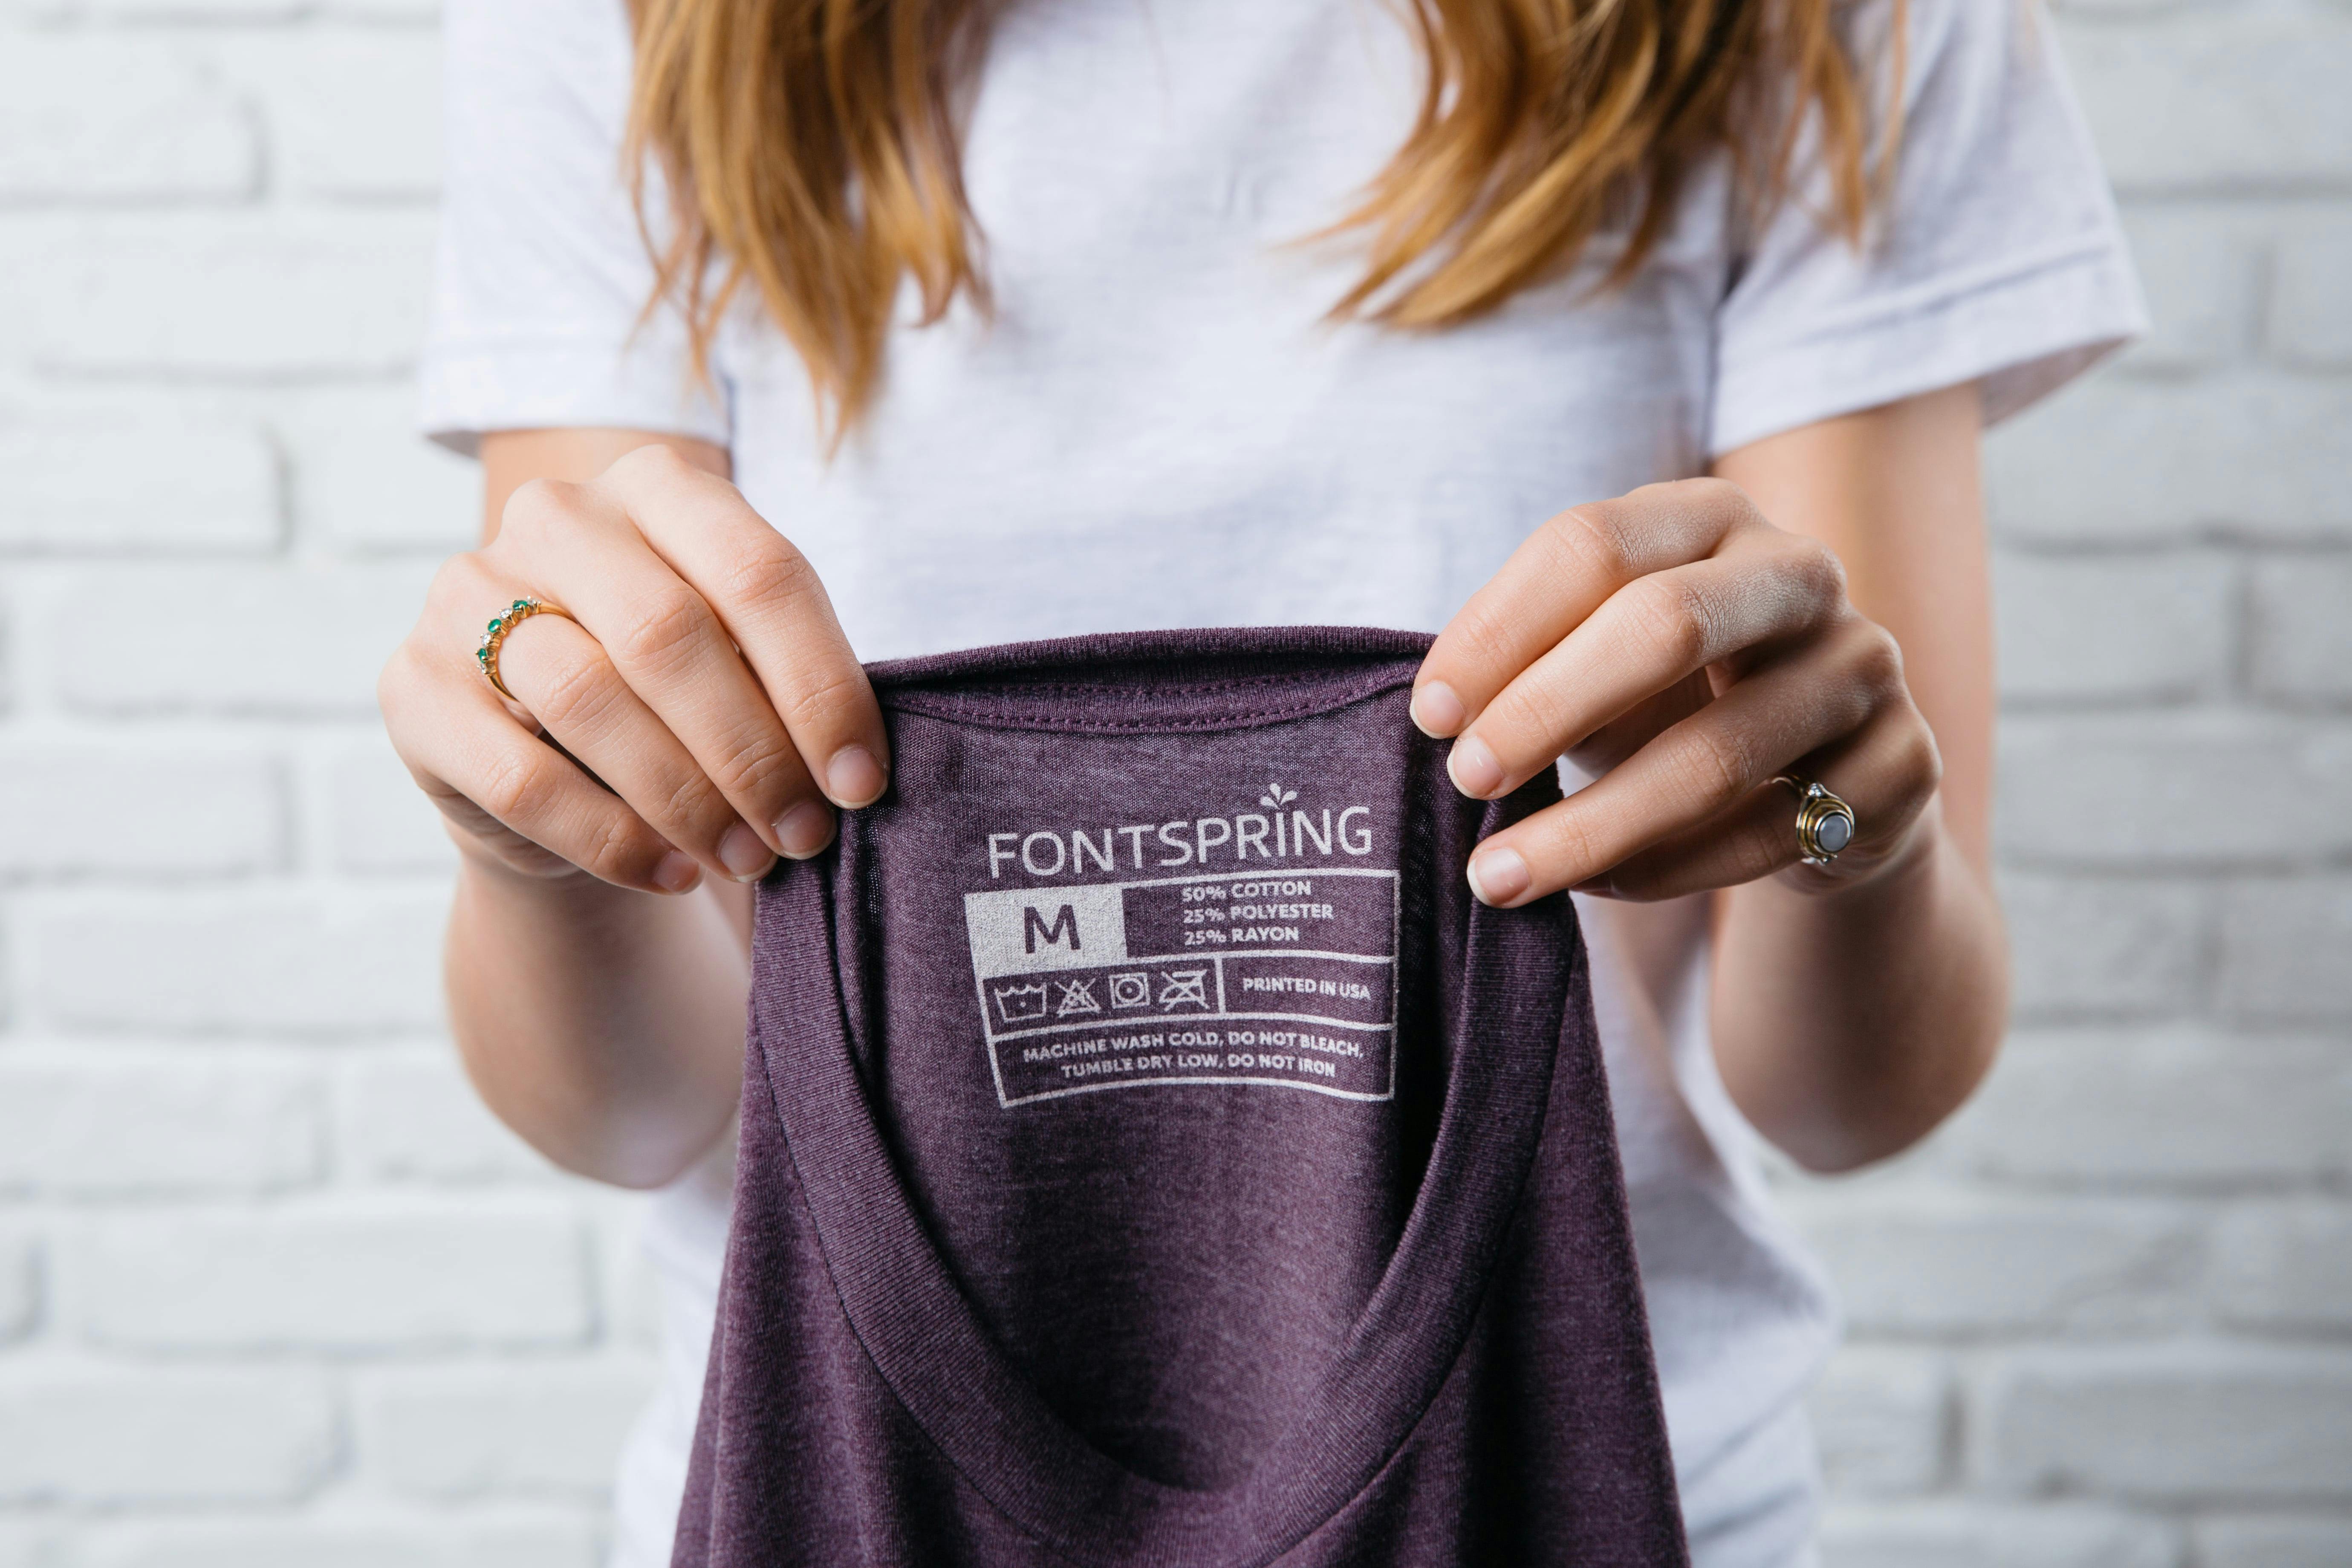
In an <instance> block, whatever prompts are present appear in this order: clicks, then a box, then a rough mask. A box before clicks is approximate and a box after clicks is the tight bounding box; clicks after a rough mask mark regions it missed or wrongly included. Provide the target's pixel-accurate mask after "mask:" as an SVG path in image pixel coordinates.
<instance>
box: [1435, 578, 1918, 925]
mask: <svg viewBox="0 0 2352 1568" xmlns="http://www.w3.org/2000/svg"><path fill="white" fill-rule="evenodd" d="M1893 648H1894V645H1893V639H1891V638H1889V637H1886V635H1885V633H1884V632H1882V631H1879V630H1878V628H1877V627H1875V626H1871V625H1870V624H1869V623H1868V622H1864V621H1857V622H1855V623H1853V629H1852V630H1851V631H1849V632H1848V633H1847V634H1846V635H1844V636H1843V637H1839V638H1837V639H1835V641H1834V642H1833V643H1832V645H1830V646H1828V647H1812V648H1809V649H1807V650H1806V652H1805V653H1804V654H1803V655H1801V656H1797V657H1790V658H1785V659H1783V660H1781V661H1780V662H1779V663H1777V664H1773V665H1769V666H1767V667H1765V668H1762V669H1759V670H1757V671H1756V672H1754V673H1753V674H1751V675H1749V676H1748V679H1744V680H1742V681H1740V682H1739V683H1738V685H1736V686H1734V687H1732V688H1731V689H1729V690H1728V691H1727V692H1725V693H1724V694H1723V695H1722V696H1721V697H1719V698H1717V699H1716V700H1714V701H1713V702H1711V703H1709V704H1707V705H1706V707H1705V708H1703V709H1701V710H1699V711H1698V712H1696V713H1695V714H1693V715H1691V716H1690V717H1689V718H1687V719H1685V720H1684V721H1681V722H1680V723H1678V724H1675V726H1674V727H1672V728H1671V729H1669V730H1667V731H1665V732H1664V734H1662V735H1660V736H1659V737H1658V738H1657V739H1656V740H1654V741H1653V742H1650V743H1649V744H1648V745H1646V746H1643V748H1642V749H1641V750H1640V751H1638V752H1635V753H1634V754H1633V756H1631V757H1629V758H1627V759H1626V760H1625V761H1624V762H1623V763H1620V764H1619V765H1618V766H1617V767H1615V768H1614V769H1612V770H1611V771H1610V772H1609V773H1606V774H1605V775H1603V776H1602V777H1601V778H1600V779H1598V780H1597V781H1595V782H1594V783H1593V784H1590V785H1588V786H1586V787H1585V788H1584V789H1581V790H1580V791H1578V792H1577V793H1576V794H1575V795H1571V796H1570V797H1569V798H1568V799H1567V800H1566V801H1563V802H1561V803H1560V805H1557V806H1553V807H1551V808H1549V809H1548V810H1545V811H1543V812H1540V813H1538V814H1537V815H1536V816H1533V817H1530V818H1528V820H1527V821H1525V822H1521V823H1518V824H1517V825H1515V826H1511V827H1509V828H1507V829H1506V830H1504V831H1503V832H1501V833H1498V834H1496V836H1495V837H1493V838H1490V839H1488V840H1487V841H1486V843H1485V844H1483V845H1481V846H1480V847H1479V848H1478V850H1477V852H1476V853H1475V855H1474V856H1473V857H1472V858H1471V885H1472V887H1473V888H1474V889H1476V890H1477V891H1478V893H1479V896H1480V897H1481V898H1484V899H1486V900H1487V901H1488V902H1490V903H1497V904H1504V905H1509V904H1516V903H1523V902H1525V901H1526V900H1528V899H1531V898H1538V897H1540V896H1542V895H1543V894H1545V893H1548V892H1552V891H1555V890H1557V889H1561V888H1568V887H1575V886H1577V885H1579V884H1581V883H1583V882H1586V881H1588V880H1590V879H1592V878H1595V877H1598V876H1600V875H1601V873H1603V872H1604V871H1606V870H1608V869H1609V868H1611V867H1612V866H1614V865H1616V864H1618V863H1619V862H1620V861H1622V860H1624V859H1626V858H1629V857H1631V856H1633V855H1634V854H1636V853H1638V852H1639V851H1641V850H1643V849H1644V848H1646V847H1649V846H1650V845H1652V844H1655V843H1657V842H1659V841H1660V840H1662V839H1664V838H1666V837H1670V836H1672V835H1674V834H1675V833H1678V832H1680V831H1682V830H1684V829H1685V828H1690V827H1694V826H1697V825H1698V824H1700V823H1703V822H1706V821H1707V820H1708V819H1710V818H1712V817H1714V816H1717V815H1718V814H1720V813H1722V812H1724V811H1727V810H1729V809H1730V808H1731V807H1732V806H1733V805H1735V804H1737V803H1738V801H1739V800H1740V798H1741V797H1742V796H1744V795H1748V793H1749V792H1750V791H1752V790H1754V789H1755V788H1756V787H1757V786H1758V785H1759V784H1763V783H1764V782H1765V781H1766V780H1768V779H1769V778H1770V777H1772V775H1773V774H1775V773H1780V772H1782V771H1783V770H1784V769H1786V768H1787V767H1788V766H1789V764H1790V763H1792V762H1794V761H1795V760H1796V759H1798V758H1800V757H1802V756H1805V755H1806V754H1807V753H1809V752H1815V751H1818V750H1821V749H1822V748H1823V747H1826V746H1828V745H1830V744H1832V742H1836V741H1838V740H1841V739H1843V737H1845V736H1847V735H1850V734H1852V733H1853V732H1854V731H1858V730H1859V729H1861V728H1862V726H1863V725H1864V723H1865V722H1866V721H1868V720H1869V719H1870V717H1871V716H1872V714H1873V713H1874V711H1875V710H1877V709H1879V708H1881V707H1885V706H1893V705H1895V704H1896V703H1904V704H1907V702H1908V699H1907V698H1906V697H1904V696H1903V695H1902V689H1901V682H1902V666H1901V660H1900V658H1899V657H1897V656H1896V655H1895V653H1894V651H1893Z"/></svg>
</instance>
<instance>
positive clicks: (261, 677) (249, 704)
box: [47, 562, 432, 715]
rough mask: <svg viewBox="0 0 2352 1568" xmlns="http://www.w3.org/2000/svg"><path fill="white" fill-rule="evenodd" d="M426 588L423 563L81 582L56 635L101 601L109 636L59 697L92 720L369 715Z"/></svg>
mask: <svg viewBox="0 0 2352 1568" xmlns="http://www.w3.org/2000/svg"><path fill="white" fill-rule="evenodd" d="M431 576H432V569H431V567H430V566H428V565H427V564H425V563H422V562H418V563H377V564H373V565H366V566H362V565H356V564H352V563H272V564H268V565H261V564H254V565H236V566H229V565H198V566H185V567H180V568H177V569H173V570H168V571H166V570H159V569H156V568H152V567H145V566H141V567H121V568H117V569H114V570H111V571H104V572H98V571H93V572H90V573H88V574H82V575H81V576H80V577H79V579H78V581H77V582H76V583H75V584H74V587H73V589H72V591H70V592H68V594H66V595H63V596H61V597H60V598H59V599H58V601H57V602H55V603H54V604H52V605H50V606H49V618H48V622H47V624H48V626H49V628H50V634H51V635H53V636H57V637H64V636H65V635H67V633H68V630H69V629H70V627H71V626H72V625H73V621H74V617H75V616H77V615H79V614H81V613H83V610H82V608H81V606H83V605H85V604H86V603H87V601H88V600H89V598H91V597H95V596H99V595H103V596H104V597H105V599H106V600H107V602H108V604H109V605H110V607H111V611H112V614H111V616H110V623H109V625H110V633H111V635H110V636H108V637H103V638H97V639H91V638H82V639H79V643H78V645H77V653H76V656H75V658H73V659H72V660H71V661H69V662H68V663H67V664H66V665H65V666H64V667H63V668H62V669H61V670H60V672H59V675H58V686H59V689H60V692H61V694H62V695H63V697H64V698H65V700H66V701H67V702H68V703H69V704H70V705H72V706H73V707H75V708H77V709H80V710H89V711H96V712H155V711H164V712H215V713H269V714H285V713H347V714H352V715H362V714H373V712H374V711H375V679H376V676H377V674H378V673H379V672H380V671H381V670H382V669H383V661H384V660H385V658H388V657H390V655H391V653H392V650H393V649H394V647H397V646H399V643H400V639H401V638H402V637H404V636H406V635H407V633H408V629H409V627H410V626H413V625H415V621H416V617H417V615H418V613H419V612H420V611H421V610H422V609H423V608H424V605H425V587H426V584H428V582H429V581H430V579H431Z"/></svg>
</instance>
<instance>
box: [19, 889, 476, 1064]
mask: <svg viewBox="0 0 2352 1568" xmlns="http://www.w3.org/2000/svg"><path fill="white" fill-rule="evenodd" d="M447 913H448V900H447V898H446V894H444V893H443V892H442V890H441V889H437V888H435V889H419V890H416V891H407V890H401V891H385V892H382V893H368V894H359V893H349V892H346V893H342V894H337V895H324V894H310V893H303V892H283V893H279V892H271V893H267V894H237V895H228V894H197V893H190V894H177V893H167V892H163V891H161V890H154V891H149V892H146V893H143V894H141V895H140V896H138V897H136V898H133V897H131V896H129V895H124V896H122V897H120V898H117V897H111V896H110V897H104V898H100V897H97V896H89V897H79V898H75V899H72V900H59V901H58V902H57V903H55V904H53V905H50V906H47V907H45V908H42V909H39V910H30V911H26V914H27V915H28V916H29V918H25V919H23V920H22V921H21V923H20V927H19V929H20V931H23V932H24V942H25V946H26V949H27V951H28V952H29V955H30V963H29V964H28V965H27V973H28V974H29V976H30V979H29V982H28V984H29V985H30V987H31V990H32V994H33V997H34V999H35V1005H36V1006H37V1008H39V1010H40V1011H41V1012H42V1013H44V1014H45V1015H47V1016H48V1017H49V1018H51V1019H53V1020H55V1021H57V1022H59V1023H63V1024H68V1025H80V1026H93V1027H98V1028H105V1029H176V1030H189V1029H194V1030H201V1031H208V1032H221V1031H243V1032H250V1033H258V1034H272V1035H276V1034H301V1035H308V1036H313V1037H352V1036H366V1035H377V1034H383V1033H385V1032H387V1031H394V1030H410V1031H415V1030H419V1029H433V1028H436V1027H438V1026H439V1024H440V1021H441V1005H440V995H439V987H438V985H437V984H436V979H435V977H436V974H437V973H438V971H439V965H440V947H441V930H442V927H443V925H444V923H445V922H446V917H447Z"/></svg>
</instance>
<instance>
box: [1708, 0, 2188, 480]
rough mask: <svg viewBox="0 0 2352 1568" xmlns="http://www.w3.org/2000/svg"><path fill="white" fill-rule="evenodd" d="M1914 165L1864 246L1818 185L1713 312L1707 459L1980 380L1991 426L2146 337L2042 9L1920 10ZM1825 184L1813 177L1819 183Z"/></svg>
mask: <svg viewBox="0 0 2352 1568" xmlns="http://www.w3.org/2000/svg"><path fill="white" fill-rule="evenodd" d="M1910 15H1911V24H1910V38H1909V48H1908V58H1907V59H1906V72H1905V76H1906V84H1905V100H1906V115H1905V123H1904V131H1903V141H1902V149H1901V153H1900V158H1899V162H1898V163H1897V165H1896V171H1895V186H1894V189H1893V191H1892V192H1891V199H1890V202H1889V205H1887V206H1885V208H1884V209H1883V210H1882V211H1881V213H1880V214H1879V215H1878V216H1876V217H1875V218H1874V222H1873V226H1872V233H1871V236H1870V237H1869V239H1868V240H1867V241H1866V242H1865V244H1864V246H1863V247H1860V248H1859V249H1857V248H1856V247H1854V246H1853V244H1852V243H1851V242H1850V241H1848V240H1847V239H1846V238H1844V237H1843V236H1841V235H1838V234H1836V233H1834V232H1832V230H1830V229H1829V228H1828V227H1826V226H1824V225H1823V224H1822V221H1821V217H1820V216H1819V215H1820V214H1821V213H1822V212H1823V211H1825V210H1826V203H1825V202H1823V201H1822V198H1821V196H1820V195H1819V191H1818V187H1816V188H1815V189H1814V190H1811V191H1807V192H1805V193H1804V195H1803V197H1802V199H1796V200H1791V201H1790V202H1789V203H1786V204H1784V205H1783V206H1782V208H1781V210H1780V212H1778V213H1777V214H1775V215H1774V216H1773V217H1772V219H1771V220H1770V222H1769V224H1768V225H1767V226H1766V227H1765V228H1764V230H1763V232H1762V233H1760V234H1759V236H1758V237H1756V241H1755V243H1754V245H1753V246H1752V247H1750V248H1749V250H1748V254H1747V255H1746V256H1744V257H1743V258H1740V265H1739V267H1738V271H1737V273H1736V275H1735V276H1736V280H1735V281H1734V283H1733V284H1732V286H1731V289H1730V290H1729V292H1728V293H1727V296H1726V297H1725V299H1724V301H1723V303H1722V305H1721V307H1720V308H1719V310H1718V311H1717V321H1716V389H1715V405H1714V409H1713V414H1712V417H1711V421H1710V427H1709V436H1708V449H1709V452H1710V453H1711V454H1719V453H1723V452H1727V451H1730V450H1732V449H1734V448H1735V447H1741V446H1744V445H1746V444H1747V443H1748V442H1750V441H1754V440H1756V439H1758V438H1759V437H1765V436H1769V435H1772V434H1775V433H1777V432H1779V431H1782V430H1789V429H1793V428H1795V427H1797V426H1801V425H1807V424H1811V423H1812V422H1813V421H1815V420H1819V419H1826V418H1830V417H1832V416H1836V415H1840V414H1850V413H1853V412H1854V411H1855V410H1857V409H1863V408H1872V407H1876V406H1877V405H1881V404H1885V403H1892V402H1895V401H1896V400H1897V399H1900V398H1905V397H1910V396H1915V395H1918V394H1920V393H1925V392H1932V391H1934V390H1936V389H1937V388H1939V387H1946V386H1955V385H1958V384H1961V383H1963V382H1969V381H1976V382H1979V384H1981V387H1982V391H1983V396H1984V415H1985V422H1986V423H1987V424H1988V425H1990V424H1992V423H1994V422H1995V421H1998V420H2000V419H2003V418H2006V417H2007V416H2010V415H2011V414H2014V413H2016V412H2017V411H2018V410H2020V409H2021V408H2023V407H2025V406H2026V405H2029V404H2031V403H2032V402H2034V401H2035V400H2036V399H2038V398H2040V397H2042V396H2043V395H2046V394H2048V393H2050V392H2052V391H2053V390H2054V389H2056V388H2057V387H2058V386H2059V385H2061V384H2063V383H2064V382H2066V381H2068V380H2070V379H2072V378H2073V377H2074V375H2076V374H2080V373H2081V372H2082V371H2083V370H2084V369H2086V368H2088V367H2089V366H2090V365H2092V364H2093V363H2096V362H2097V361H2098V360H2100V359H2101V358H2103V357H2105V355H2106V354H2107V353H2111V352H2112V351H2114V350H2115V349H2116V348H2117V347H2118V346H2120V345H2121V344H2122V343H2124V342H2126V341H2127V340H2129V339H2130V338H2132V337H2134V336H2136V335H2137V334H2138V333H2140V332H2141V331H2145V330H2146V328H2147V317H2146V310H2145V307H2144V306H2143V305H2142V303H2141V300H2140V292H2139V285H2138V281H2137V278H2136V277H2135V276H2134V274H2133V271H2132V266H2131V258H2130V256H2129V253H2128V252H2127V250H2126V247H2125V244H2124V239H2123V235H2122V230H2121V228H2120V226H2119V225H2118V223H2117V221H2116V211H2115V203H2114V200H2113V198H2112V197H2111V196H2110V195H2109V193H2108V190H2107V184H2106V180H2105V175H2104V174H2102V173H2101V171H2100V169H2099V165H2098V160H2097V157H2096V155H2095V153H2093V151H2092V147H2091V140H2090V135H2089V132H2088V131H2087V129H2086V128H2085V127H2084V123H2083V117H2082V113H2081V110H2079V108H2078V107H2077V106H2076V103H2075V101H2074V91H2073V89H2072V88H2071V87H2070V86H2069V84H2068V82H2067V79H2066V75H2065V68H2064V65H2063V61H2062V60H2061V59H2060V58H2059V54H2058V41H2057V38H2056V37H2055V36H2054V33H2053V28H2052V27H2051V25H2050V20H2049V18H2048V16H2046V15H2045V14H2044V13H2043V11H2042V7H2041V6H2040V5H2037V4H2033V3H2032V0H1911V4H1910ZM1816 172H1817V173H1818V171H1816Z"/></svg>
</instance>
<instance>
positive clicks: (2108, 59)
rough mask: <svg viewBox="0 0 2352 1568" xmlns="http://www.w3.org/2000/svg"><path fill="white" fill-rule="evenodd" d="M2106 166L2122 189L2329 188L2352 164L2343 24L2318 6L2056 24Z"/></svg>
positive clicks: (2348, 54)
mask: <svg viewBox="0 0 2352 1568" xmlns="http://www.w3.org/2000/svg"><path fill="white" fill-rule="evenodd" d="M2063 33H2064V36H2065V45H2066V53H2067V58H2068V61H2069V63H2070V64H2071V65H2072V67H2073V68H2074V82H2075V86H2076V89H2077V90H2078V91H2079V92H2080V94H2081V96H2082V100H2083V108H2084V113H2085V114H2086V115H2087V116H2088V117H2089V119H2090V121H2091V129H2092V133H2093V135H2094V137H2095V140H2096V141H2097V142H2098V147H2099V153H2100V155H2101V157H2102V159H2103V160H2104V161H2105V164H2106V168H2107V173H2108V175H2109V177H2110V178H2112V179H2113V180H2114V181H2115V183H2116V184H2117V185H2118V186H2120V187H2122V188H2124V189H2126V190H2183V189H2189V190H2199V189H2214V188H2226V187H2229V186H2231V185H2233V184H2249V183H2250V184H2257V185H2273V184H2301V183H2312V184H2325V185H2334V184H2337V183H2339V182H2340V181H2341V180H2342V178H2343V173H2344V170H2345V169H2346V168H2347V166H2352V98H2347V96H2346V94H2345V93H2344V92H2343V91H2342V90H2341V84H2342V83H2343V82H2344V81H2345V79H2347V76H2352V22H2347V20H2346V19H2345V18H2344V17H2342V16H2340V15H2329V14H2327V13H2326V12H2318V13H2311V12H2305V13H2303V14H2301V15H2297V14H2295V13H2294V11H2287V12H2285V13H2284V14H2279V13H2273V12H2268V11H2263V12H2257V13H2255V14H2252V15H2240V16H2181V17H2178V18H2167V19H2164V20H2161V21H2154V20H2150V21H2143V22H2139V23H2137V24H2136V25H2134V26H2128V27H2121V26H2088V25H2077V26H2063Z"/></svg>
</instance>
